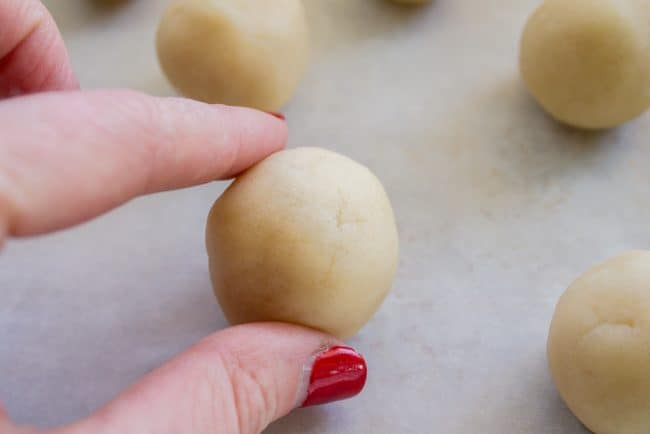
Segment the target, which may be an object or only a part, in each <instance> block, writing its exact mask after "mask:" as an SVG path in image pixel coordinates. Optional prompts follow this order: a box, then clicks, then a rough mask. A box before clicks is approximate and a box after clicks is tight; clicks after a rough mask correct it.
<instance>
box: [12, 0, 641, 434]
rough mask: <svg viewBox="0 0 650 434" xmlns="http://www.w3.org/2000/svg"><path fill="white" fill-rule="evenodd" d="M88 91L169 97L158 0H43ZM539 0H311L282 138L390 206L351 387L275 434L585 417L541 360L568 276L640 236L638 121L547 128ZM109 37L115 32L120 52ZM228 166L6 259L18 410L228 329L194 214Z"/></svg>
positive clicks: (520, 427)
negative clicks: (379, 301)
mask: <svg viewBox="0 0 650 434" xmlns="http://www.w3.org/2000/svg"><path fill="white" fill-rule="evenodd" d="M46 3H47V5H48V6H49V7H50V8H51V10H52V12H53V14H54V15H55V17H56V19H57V20H58V22H59V24H60V26H61V29H62V32H63V34H64V37H65V39H66V42H67V44H68V47H69V49H70V53H71V57H72V61H73V63H74V66H75V68H76V70H77V72H78V75H79V77H80V79H81V82H82V85H83V86H84V87H85V88H95V87H131V88H136V89H140V90H143V91H146V92H149V93H153V94H156V95H171V94H173V92H172V90H171V89H170V87H169V86H168V85H167V84H166V81H165V79H164V78H163V76H162V74H161V72H160V70H159V68H158V66H157V62H156V57H155V51H154V48H153V41H154V32H155V27H156V23H157V20H158V17H159V15H160V13H161V11H162V10H163V8H164V3H165V2H164V1H163V0H131V1H127V2H125V3H124V4H123V5H122V6H119V7H115V8H99V7H97V6H96V4H95V6H93V4H94V3H92V2H90V1H88V0H49V1H47V2H46ZM537 3H538V2H537V1H535V0H491V1H476V0H436V1H434V3H433V4H432V5H431V6H429V7H424V8H404V7H397V6H393V5H391V4H388V3H386V2H383V1H381V0H307V1H306V5H307V8H308V12H309V19H310V21H311V25H312V28H313V39H314V47H315V48H314V56H313V61H312V65H311V68H310V70H309V72H308V74H307V76H306V78H305V80H304V82H303V84H302V86H301V88H300V90H299V91H298V93H297V95H296V97H295V98H294V99H293V101H292V102H291V103H290V105H289V106H288V107H287V108H286V109H285V110H284V111H285V113H286V115H287V117H288V122H289V125H290V128H291V138H290V145H291V146H300V145H309V146H322V147H326V148H330V149H334V150H336V151H339V152H342V153H344V154H346V155H348V156H350V157H352V158H354V159H356V160H359V161H360V162H362V163H364V164H366V165H368V166H369V167H370V168H371V169H372V170H373V171H374V172H375V173H376V174H377V175H378V176H379V177H380V178H381V180H382V181H383V183H384V184H385V186H386V189H387V191H388V193H389V195H390V197H391V199H392V201H393V205H394V207H395V211H396V215H397V219H398V224H399V230H400V236H401V264H400V268H399V272H398V275H397V280H396V282H395V286H394V290H393V292H392V294H391V295H390V296H389V297H388V299H387V300H386V303H385V304H384V306H383V307H382V309H381V311H380V312H379V313H378V314H377V315H376V317H375V318H374V319H373V320H372V322H371V323H370V324H368V326H367V327H366V328H365V329H364V330H363V331H362V332H361V333H360V334H359V335H358V336H357V337H355V338H354V339H352V340H351V341H350V343H351V344H353V345H354V346H355V347H357V348H358V349H359V350H361V351H362V352H363V353H364V354H365V355H366V357H367V359H368V362H369V369H370V373H369V374H370V375H369V382H368V385H367V387H366V389H365V391H364V392H363V394H362V395H361V396H359V397H358V398H356V399H354V400H351V401H347V402H343V403H337V404H333V405H329V406H325V407H321V408H312V409H307V410H300V411H297V412H295V413H293V414H292V415H290V416H289V417H287V418H286V419H284V420H282V421H281V422H279V423H276V424H275V425H273V426H272V427H271V428H269V429H268V431H267V432H268V433H269V434H294V433H295V434H298V433H301V434H303V433H304V434H346V433H351V434H352V433H355V434H356V433H359V434H362V433H363V434H365V433H368V434H384V433H386V434H389V433H390V434H396V433H400V434H403V433H443V434H447V433H453V434H470V433H472V434H473V433H484V434H504V433H535V434H565V433H583V432H585V431H584V430H583V428H581V426H580V424H579V423H578V422H577V421H576V420H575V419H574V418H573V416H572V415H571V414H570V412H569V411H568V410H567V409H566V408H565V407H564V405H563V404H562V402H561V400H560V399H559V397H558V395H557V393H556V392H555V389H554V387H553V385H552V382H551V378H550V376H549V374H548V371H547V368H546V360H545V343H546V333H547V328H548V324H549V321H550V318H551V315H552V312H553V307H554V304H555V302H556V301H557V298H558V297H559V295H560V294H561V293H562V291H563V290H564V288H566V286H567V285H568V284H569V283H570V282H571V281H572V280H573V279H574V278H575V277H577V276H578V275H579V274H580V273H581V272H582V271H584V270H585V269H586V268H588V267H589V266H591V265H593V264H594V263H596V262H598V261H601V260H603V259H605V258H607V257H608V256H610V255H613V254H616V253H618V252H620V251H622V250H626V249H631V248H647V247H648V245H649V243H650V228H649V227H648V221H650V201H649V198H650V192H649V191H648V190H649V187H648V186H649V185H650V171H649V170H648V167H650V149H649V144H648V139H647V137H648V134H649V133H650V119H648V117H647V116H644V117H642V118H640V119H638V120H636V121H634V122H631V123H630V124H628V125H626V126H625V127H622V128H619V129H617V130H613V131H610V132H606V133H584V132H578V131H574V130H571V129H568V128H565V127H562V126H559V125H557V124H556V123H554V122H553V121H551V120H550V119H549V118H548V117H547V116H546V115H545V114H544V113H542V112H541V111H540V110H539V109H538V108H537V106H536V105H535V103H534V102H533V101H531V99H530V98H529V97H528V96H527V95H526V92H525V91H524V89H523V87H522V85H521V84H520V81H519V79H518V73H517V45H518V39H519V34H520V32H521V29H522V27H523V24H524V22H525V19H526V17H527V15H528V14H529V13H530V12H531V11H532V10H533V9H534V7H535V6H536V4H537ZM116 47H117V48H116ZM224 187H225V184H223V183H222V184H211V185H206V186H203V187H199V188H194V189H189V190H184V191H177V192H172V193H165V194H159V195H155V196H151V197H147V198H143V199H139V200H136V201H133V202H131V203H130V204H128V205H127V206H124V207H122V208H120V209H118V210H116V211H114V212H112V213H110V214H108V215H106V216H104V217H102V218H100V219H97V220H95V221H93V222H91V223H89V224H85V225H83V226H81V227H78V228H75V229H73V230H69V231H65V232H60V233H57V234H54V235H51V236H47V237H41V238H36V239H31V240H23V241H11V242H9V243H8V244H7V246H6V248H5V249H4V251H3V253H2V257H1V258H0V282H1V285H2V303H0V396H1V397H2V399H3V400H4V402H5V404H6V406H7V407H8V410H9V411H10V413H11V415H12V417H14V418H15V419H16V420H17V421H19V422H24V423H33V424H37V425H39V426H56V425H59V424H63V423H66V422H69V421H72V420H75V419H76V418H80V417H83V416H85V415H88V414H89V413H90V412H92V411H93V410H95V409H97V408H98V407H100V406H101V405H102V404H103V403H105V402H106V401H107V400H109V399H110V398H112V397H113V396H115V395H116V394H117V393H118V392H119V391H120V390H121V389H123V388H124V387H125V386H127V385H129V384H130V383H132V382H133V381H135V380H136V379H137V378H139V377H140V376H142V375H143V374H144V373H146V372H148V371H149V370H151V369H154V368H155V367H156V366H159V365H160V364H161V363H163V362H164V361H165V360H167V359H168V358H170V357H171V356H172V355H174V354H175V353H177V352H179V351H181V350H182V349H184V348H186V347H188V346H189V345H191V344H192V343H194V342H195V341H197V340H198V339H200V338H201V337H203V336H206V335H208V334H210V333H211V332H213V331H215V330H218V329H220V328H222V327H225V326H226V322H225V321H224V319H223V317H222V315H221V313H220V310H219V307H218V305H217V304H216V302H215V301H214V298H213V295H212V293H211V289H210V284H209V280H208V272H207V265H206V264H207V260H206V255H205V249H204V245H203V231H204V220H205V217H206V215H207V212H208V209H209V207H210V206H211V204H212V202H213V200H214V199H215V198H216V197H217V196H218V195H219V193H220V192H221V191H222V189H223V188H224Z"/></svg>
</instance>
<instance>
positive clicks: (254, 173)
mask: <svg viewBox="0 0 650 434" xmlns="http://www.w3.org/2000/svg"><path fill="white" fill-rule="evenodd" d="M206 243H207V249H208V256H209V258H210V274H211V277H212V284H213V287H214V292H215V294H216V296H217V298H218V300H219V303H220V304H221V307H222V308H223V311H224V313H225V315H226V317H227V318H228V320H229V321H230V322H232V323H234V324H239V323H247V322H255V321H283V322H289V323H295V324H301V325H305V326H308V327H312V328H315V329H319V330H322V331H325V332H328V333H330V334H332V335H335V336H337V337H340V338H345V337H349V336H351V335H353V334H355V333H356V332H357V331H358V330H359V329H360V328H361V327H362V326H363V325H364V324H365V323H366V322H367V321H368V320H369V319H370V317H371V316H372V315H373V314H374V312H375V311H376V310H377V309H378V308H379V305H380V304H381V302H382V301H383V299H384V297H385V296H386V293H387V292H388V290H389V289H390V287H391V285H392V282H393V278H394V275H395V271H396V267H397V261H398V240H397V230H396V227H395V221H394V217H393V211H392V209H391V205H390V202H389V200H388V197H387V196H386V193H385V192H384V189H383V187H382V185H381V184H380V182H379V181H378V180H377V178H376V177H375V176H374V175H373V174H372V173H371V172H370V171H369V170H368V169H367V168H365V167H364V166H362V165H360V164H358V163H356V162H354V161H352V160H350V159H349V158H346V157H344V156H341V155H338V154H336V153H334V152H330V151H326V150H323V149H318V148H298V149H293V150H287V151H283V152H279V153H276V154H274V155H272V156H270V157H269V158H267V159H266V160H264V161H263V162H261V163H259V164H257V165H256V166H254V167H253V168H252V169H250V170H248V171H247V172H245V173H244V174H243V175H241V176H240V177H239V178H237V180H236V181H235V182H234V183H233V184H232V185H231V186H230V187H229V188H228V189H227V190H226V192H225V193H224V194H223V195H222V196H221V197H220V198H219V199H218V200H217V201H216V202H215V204H214V206H213V207H212V210H211V211H210V215H209V217H208V223H207V230H206Z"/></svg>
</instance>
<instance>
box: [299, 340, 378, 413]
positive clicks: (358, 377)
mask: <svg viewBox="0 0 650 434" xmlns="http://www.w3.org/2000/svg"><path fill="white" fill-rule="evenodd" d="M367 373H368V370H367V368H366V361H365V360H364V358H363V356H362V355H361V354H359V353H357V352H356V351H355V350H354V349H353V348H350V347H342V346H337V347H332V348H330V349H328V350H326V351H324V352H322V353H320V354H319V355H318V356H316V360H315V361H314V364H313V366H312V368H311V375H310V377H309V387H308V389H307V399H305V402H303V403H302V407H309V406H312V405H320V404H327V403H328V402H334V401H340V400H342V399H347V398H352V397H353V396H355V395H358V394H359V393H360V392H361V390H362V389H363V386H364V385H365V384H366V376H367Z"/></svg>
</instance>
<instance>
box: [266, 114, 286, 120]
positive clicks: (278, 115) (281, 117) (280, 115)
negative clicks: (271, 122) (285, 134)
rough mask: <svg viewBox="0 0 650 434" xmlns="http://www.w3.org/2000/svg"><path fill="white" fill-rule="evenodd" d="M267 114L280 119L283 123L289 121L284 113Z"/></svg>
mask: <svg viewBox="0 0 650 434" xmlns="http://www.w3.org/2000/svg"><path fill="white" fill-rule="evenodd" d="M267 113H268V114H270V115H271V116H275V117H276V118H278V119H280V120H283V121H286V120H287V119H286V118H285V117H284V115H283V114H282V113H277V112H267Z"/></svg>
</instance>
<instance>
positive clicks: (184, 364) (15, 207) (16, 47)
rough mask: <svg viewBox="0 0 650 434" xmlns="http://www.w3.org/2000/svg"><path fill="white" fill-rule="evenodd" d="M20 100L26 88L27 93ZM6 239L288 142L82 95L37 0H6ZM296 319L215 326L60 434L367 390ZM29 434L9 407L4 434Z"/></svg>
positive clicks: (2, 136) (205, 421)
mask: <svg viewBox="0 0 650 434" xmlns="http://www.w3.org/2000/svg"><path fill="white" fill-rule="evenodd" d="M17 95H21V96H17ZM8 96H15V97H14V98H9V99H5V100H3V101H0V242H2V241H3V240H5V239H6V238H8V237H20V236H30V235H35V234H40V233H45V232H49V231H53V230H57V229H61V228H64V227H68V226H71V225H74V224H77V223H80V222H82V221H85V220H87V219H90V218H92V217H95V216H97V215H99V214H101V213H103V212H105V211H107V210H109V209H111V208H114V207H116V206H118V205H120V204H122V203H124V202H126V201H128V200H130V199H132V198H135V197H137V196H139V195H142V194H147V193H152V192H157V191H162V190H168V189H174V188H182V187H187V186H191V185H195V184H200V183H205V182H209V181H212V180H216V179H224V178H228V177H231V176H233V175H236V174H237V173H239V172H241V171H242V170H244V169H246V168H247V167H249V166H250V165H252V164H254V163H255V162H257V161H258V160H260V159H262V158H264V157H265V156H267V155H268V154H270V153H272V152H274V151H276V150H279V149H281V148H282V147H283V146H284V145H285V142H286V135H287V131H286V125H285V123H284V122H283V121H281V120H280V119H277V118H276V117H274V116H271V115H268V114H266V113H262V112H258V111H255V110H250V109H243V108H232V107H225V106H215V105H207V104H203V103H199V102H195V101H189V100H185V99H181V98H164V99H163V98H154V97H150V96H146V95H143V94H140V93H137V92H133V91H126V90H99V91H90V92H81V91H79V90H78V84H77V80H76V78H75V76H74V73H73V72H72V68H71V66H70V63H69V60H68V56H67V54H66V51H65V47H64V45H63V42H62V40H61V37H60V35H59V33H58V30H57V28H56V25H55V24H54V21H53V20H52V18H51V17H50V15H49V14H48V13H47V11H46V9H45V8H44V7H43V6H42V5H41V3H40V2H38V1H36V0H0V97H8ZM340 345H341V343H340V342H339V341H337V340H336V339H334V338H332V337H330V336H327V335H324V334H322V333H319V332H316V331H313V330H308V329H305V328H301V327H297V326H292V325H288V324H251V325H245V326H238V327H233V328H230V329H227V330H224V331H221V332H219V333H216V334H214V335H212V336H210V337H208V338H206V339H205V340H203V341H202V342H200V343H198V344H196V345H195V346H194V347H192V348H191V349H189V350H188V351H186V352H185V353H183V354H181V355H179V356H177V357H176V358H174V359H173V360H171V361H170V362H168V363H167V364H165V365H164V366H162V367H161V368H159V369H157V370H155V371H154V372H152V373H150V374H149V375H147V376H146V377H145V378H144V379H142V380H141V381H140V382H139V383H138V384H136V385H134V386H133V387H131V388H130V389H129V390H127V391H126V392H124V393H123V394H122V395H120V396H119V397H118V398H116V399H115V400H114V401H112V402H111V403H109V404H108V405H107V406H105V407H104V408H103V409H101V410H100V411H98V412H97V413H95V414H94V415H91V416H90V417H89V418H87V419H85V420H83V421H80V422H78V423H75V424H73V425H70V426H68V427H64V428H61V429H57V430H54V431H51V433H53V434H77V433H79V434H82V433H83V434H87V433H101V434H113V433H115V434H130V433H132V434H177V433H196V434H248V433H259V432H260V431H261V430H263V429H264V428H265V427H266V426H267V425H268V424H269V423H270V422H271V421H273V420H275V419H277V418H279V417H281V416H283V415H285V414H287V413H288V412H289V411H291V410H292V409H294V408H296V407H299V406H301V405H316V404H321V403H325V402H330V401H333V400H337V399H343V398H347V397H350V396H353V395H356V394H357V393H359V392H360V391H361V389H362V388H363V385H364V383H365V378H366V366H365V362H364V360H363V358H362V357H361V356H360V355H359V354H358V353H356V352H355V351H354V350H352V349H350V348H346V347H341V346H340ZM25 432H32V430H28V429H25V428H19V427H17V426H15V425H14V424H12V423H11V422H10V420H9V418H8V415H7V414H6V413H5V412H3V411H2V410H1V409H0V433H2V434H17V433H25Z"/></svg>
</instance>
